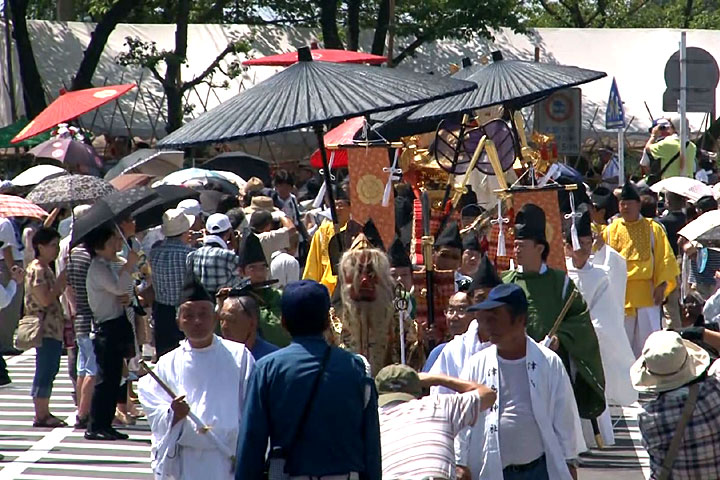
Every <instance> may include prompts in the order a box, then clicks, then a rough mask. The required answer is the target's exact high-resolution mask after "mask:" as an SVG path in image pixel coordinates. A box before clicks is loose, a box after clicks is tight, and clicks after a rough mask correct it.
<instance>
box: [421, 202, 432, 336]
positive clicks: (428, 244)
mask: <svg viewBox="0 0 720 480" xmlns="http://www.w3.org/2000/svg"><path fill="white" fill-rule="evenodd" d="M420 201H421V203H422V224H423V237H422V252H423V262H424V263H425V286H426V289H427V291H426V292H427V293H426V297H425V298H426V299H427V315H428V325H429V326H432V325H433V324H434V323H435V295H434V294H435V292H434V290H433V288H434V283H435V282H434V281H433V278H434V270H435V265H434V264H433V246H434V244H435V238H433V235H432V232H430V215H431V213H432V210H431V208H430V196H429V195H428V192H427V190H426V191H424V192H422V195H421V196H420Z"/></svg>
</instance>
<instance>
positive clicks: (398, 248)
mask: <svg viewBox="0 0 720 480" xmlns="http://www.w3.org/2000/svg"><path fill="white" fill-rule="evenodd" d="M387 255H388V259H389V260H390V275H392V277H393V278H394V279H395V281H396V282H397V283H399V284H401V285H402V286H403V287H404V288H405V290H406V291H408V292H410V291H411V290H412V287H413V280H412V262H411V261H410V256H409V255H408V253H407V250H405V245H403V243H402V241H401V240H400V237H398V236H397V235H396V236H395V240H393V243H391V244H390V248H389V249H388V253H387Z"/></svg>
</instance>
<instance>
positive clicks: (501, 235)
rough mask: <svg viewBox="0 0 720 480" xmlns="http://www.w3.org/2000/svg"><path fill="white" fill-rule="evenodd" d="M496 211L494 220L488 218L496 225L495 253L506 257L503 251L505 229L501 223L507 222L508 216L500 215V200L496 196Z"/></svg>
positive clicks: (508, 220)
mask: <svg viewBox="0 0 720 480" xmlns="http://www.w3.org/2000/svg"><path fill="white" fill-rule="evenodd" d="M497 211H498V216H497V218H496V219H495V220H490V223H492V224H496V225H497V226H498V230H499V231H498V246H497V254H496V256H498V257H507V252H506V251H505V231H504V229H503V223H509V222H510V219H509V218H503V216H502V200H501V199H499V198H498V203H497Z"/></svg>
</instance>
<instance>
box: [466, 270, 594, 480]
mask: <svg viewBox="0 0 720 480" xmlns="http://www.w3.org/2000/svg"><path fill="white" fill-rule="evenodd" d="M527 308H528V304H527V298H526V297H525V293H524V292H523V290H522V288H520V287H519V286H517V285H514V284H505V285H500V286H498V287H495V288H494V289H493V290H492V291H491V292H490V295H489V296H488V299H487V300H486V301H484V302H482V303H480V304H477V305H474V306H473V307H470V309H471V310H474V311H477V312H478V317H477V319H478V324H479V325H480V328H481V329H482V330H483V331H484V332H486V333H487V335H488V337H489V339H490V342H491V343H492V346H491V347H489V348H486V349H484V350H482V351H480V352H479V353H477V354H476V355H474V356H473V357H472V358H471V359H470V360H469V362H467V364H466V365H465V368H464V370H463V372H462V374H461V378H463V379H466V380H471V381H474V382H482V383H484V384H485V385H489V386H490V387H491V388H492V389H493V390H494V391H496V392H497V394H498V398H497V401H496V403H495V405H493V406H492V407H491V408H490V410H488V411H487V413H486V414H485V415H483V416H482V417H481V418H480V419H479V420H478V421H477V423H476V424H475V426H474V427H472V428H471V429H469V433H467V432H466V433H467V434H466V435H459V436H458V438H459V439H460V442H459V445H458V447H457V450H456V457H457V461H458V465H465V466H468V467H469V468H470V471H471V474H472V477H471V478H473V479H480V480H500V479H502V478H503V477H504V476H505V475H504V474H505V473H508V474H509V475H512V478H513V479H523V480H524V479H527V480H550V479H552V480H571V479H572V478H573V477H575V475H576V465H577V457H578V455H579V454H580V453H581V452H583V451H584V450H586V447H585V441H584V440H583V437H582V431H581V426H580V417H579V415H578V410H577V404H576V403H575V396H574V394H573V389H572V384H571V383H570V378H569V377H568V375H567V373H566V372H565V367H564V366H563V363H562V361H561V360H560V357H558V356H557V355H556V354H555V353H554V352H553V351H552V350H550V349H548V348H545V347H544V346H542V345H539V344H537V343H535V342H534V341H533V339H532V338H530V337H528V336H527V335H526V333H525V325H526V323H527Z"/></svg>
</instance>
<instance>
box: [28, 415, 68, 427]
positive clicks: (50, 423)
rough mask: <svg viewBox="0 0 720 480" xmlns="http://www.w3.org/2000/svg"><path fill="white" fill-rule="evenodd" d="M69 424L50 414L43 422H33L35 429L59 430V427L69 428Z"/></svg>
mask: <svg viewBox="0 0 720 480" xmlns="http://www.w3.org/2000/svg"><path fill="white" fill-rule="evenodd" d="M67 426H68V425H67V423H65V422H64V421H62V420H60V419H59V418H57V417H56V416H54V415H52V414H50V415H48V416H47V417H45V418H43V419H42V420H35V421H33V427H34V428H57V427H67Z"/></svg>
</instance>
